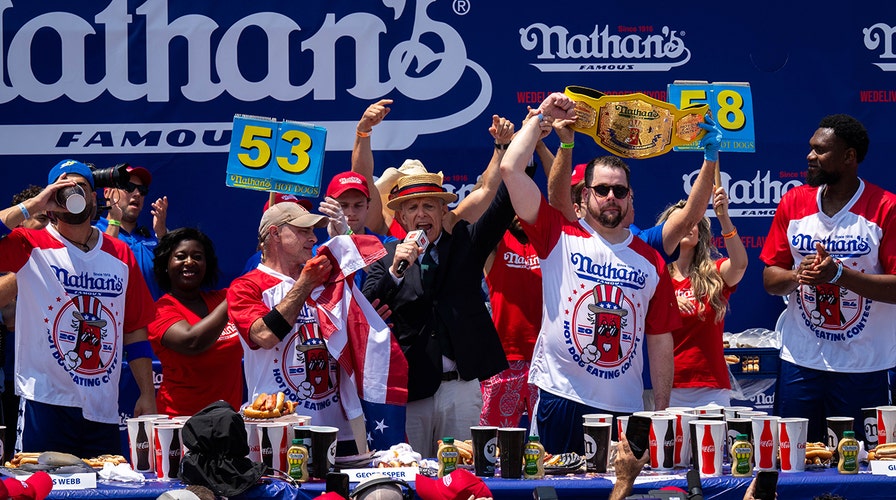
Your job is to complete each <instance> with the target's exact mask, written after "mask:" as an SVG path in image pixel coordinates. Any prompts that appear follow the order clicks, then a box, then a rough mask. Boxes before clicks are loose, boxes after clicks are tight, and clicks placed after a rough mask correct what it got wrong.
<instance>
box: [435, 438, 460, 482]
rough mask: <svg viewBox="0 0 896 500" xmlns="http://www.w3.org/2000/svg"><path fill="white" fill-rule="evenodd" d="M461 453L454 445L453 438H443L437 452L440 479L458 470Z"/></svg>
mask: <svg viewBox="0 0 896 500" xmlns="http://www.w3.org/2000/svg"><path fill="white" fill-rule="evenodd" d="M459 456H460V453H458V451H457V446H455V445H454V438H453V437H443V438H442V444H440V445H439V451H437V452H436V461H438V462H439V477H443V476H446V475H448V474H451V473H452V472H454V470H455V469H457V459H458V457H459Z"/></svg>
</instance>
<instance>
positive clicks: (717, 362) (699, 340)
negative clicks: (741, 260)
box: [672, 259, 737, 389]
mask: <svg viewBox="0 0 896 500" xmlns="http://www.w3.org/2000/svg"><path fill="white" fill-rule="evenodd" d="M726 260H727V259H719V260H717V261H716V269H719V267H720V266H721V265H722V262H724V261H726ZM672 283H673V284H674V285H675V295H676V296H684V297H688V298H689V299H690V300H691V302H694V291H693V290H692V289H691V278H689V277H688V278H685V279H683V280H681V281H678V280H676V279H675V278H672ZM736 288H737V287H736V286H735V287H728V286H725V287H723V288H722V295H723V296H724V297H725V300H728V297H730V296H731V293H732V292H733V291H734V290H735V289H736ZM715 321H716V312H715V311H714V310H713V309H712V308H711V307H710V305H709V301H708V300H706V299H704V300H703V319H700V317H699V316H698V315H697V311H696V310H695V311H694V312H693V313H691V314H685V313H681V323H682V327H681V328H678V329H676V330H673V331H672V338H673V339H674V341H675V378H674V379H673V382H672V387H678V388H693V387H709V388H713V389H731V382H730V381H729V379H728V365H727V364H726V363H725V353H724V350H723V347H722V331H723V330H724V328H725V322H724V321H721V322H719V323H716V322H715Z"/></svg>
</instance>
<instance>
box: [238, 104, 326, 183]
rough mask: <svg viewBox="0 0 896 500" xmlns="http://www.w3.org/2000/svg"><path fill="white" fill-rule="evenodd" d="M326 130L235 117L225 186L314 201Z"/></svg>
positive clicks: (286, 122) (310, 126) (321, 171)
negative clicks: (293, 195) (302, 197)
mask: <svg viewBox="0 0 896 500" xmlns="http://www.w3.org/2000/svg"><path fill="white" fill-rule="evenodd" d="M326 142H327V129H325V128H323V127H318V126H315V125H310V124H307V123H299V122H291V121H283V122H278V121H276V120H274V119H272V118H262V117H254V116H242V115H236V116H234V117H233V134H232V135H231V139H230V154H229V155H228V157H227V185H228V186H231V187H241V188H247V189H256V190H259V191H276V192H278V193H290V194H295V195H299V196H304V197H309V198H316V197H317V196H318V195H319V194H320V179H321V174H322V173H323V163H324V162H323V160H324V147H325V146H326Z"/></svg>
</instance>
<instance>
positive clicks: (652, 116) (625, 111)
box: [616, 104, 660, 120]
mask: <svg viewBox="0 0 896 500" xmlns="http://www.w3.org/2000/svg"><path fill="white" fill-rule="evenodd" d="M616 110H617V111H619V116H623V117H625V118H644V119H647V120H656V119H657V118H659V117H660V114H659V113H658V112H657V111H654V110H650V111H647V110H643V109H637V108H630V107H628V106H625V105H623V104H617V105H616Z"/></svg>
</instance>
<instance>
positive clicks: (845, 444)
mask: <svg viewBox="0 0 896 500" xmlns="http://www.w3.org/2000/svg"><path fill="white" fill-rule="evenodd" d="M837 454H838V455H840V461H838V462H837V471H838V472H840V474H858V472H859V442H858V441H856V433H855V431H843V439H841V440H840V443H839V444H838V445H837Z"/></svg>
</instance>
